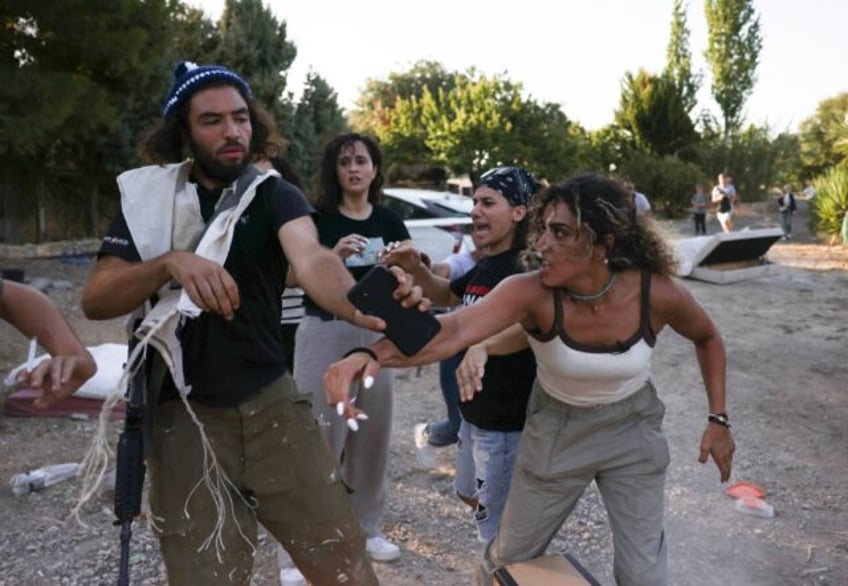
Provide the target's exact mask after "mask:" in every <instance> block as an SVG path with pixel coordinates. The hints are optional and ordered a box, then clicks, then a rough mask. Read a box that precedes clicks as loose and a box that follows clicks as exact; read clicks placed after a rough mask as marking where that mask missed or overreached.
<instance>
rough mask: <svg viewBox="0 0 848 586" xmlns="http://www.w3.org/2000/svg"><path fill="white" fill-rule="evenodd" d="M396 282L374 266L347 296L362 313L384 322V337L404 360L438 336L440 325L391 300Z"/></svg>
mask: <svg viewBox="0 0 848 586" xmlns="http://www.w3.org/2000/svg"><path fill="white" fill-rule="evenodd" d="M397 286H398V282H397V279H396V278H395V276H394V275H393V274H392V272H391V271H390V270H389V269H387V268H386V267H385V266H383V265H374V266H373V267H371V268H370V269H369V270H368V272H367V273H365V275H363V276H362V278H361V279H359V281H357V283H356V284H355V285H354V286H353V287H351V289H350V291H348V293H347V298H348V299H349V300H350V302H351V303H353V304H354V305H355V306H356V308H357V309H359V310H360V311H361V312H362V313H366V314H368V315H376V316H377V317H379V318H381V319H383V320H384V321H385V322H386V329H385V330H383V333H384V334H385V335H386V337H387V338H388V339H389V340H391V341H392V342H393V343H394V345H395V346H397V347H398V350H400V351H401V352H403V354H404V355H405V356H412V355H413V354H417V353H418V351H419V350H421V348H423V347H424V346H426V345H427V343H428V342H429V341H430V340H432V339H433V337H434V336H435V335H436V334H438V333H439V330H440V329H441V327H442V324H440V323H439V320H437V319H436V318H435V317H434V316H433V315H432V314H430V313H429V312H423V311H418V308H417V307H409V308H407V307H404V306H403V305H401V304H400V301H397V300H396V299H395V298H394V297H392V293H394V291H395V289H397Z"/></svg>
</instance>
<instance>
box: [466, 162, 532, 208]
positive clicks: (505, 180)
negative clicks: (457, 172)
mask: <svg viewBox="0 0 848 586" xmlns="http://www.w3.org/2000/svg"><path fill="white" fill-rule="evenodd" d="M483 186H486V187H490V188H491V189H494V190H495V191H497V192H498V193H500V194H501V195H502V196H504V197H505V198H506V200H507V201H508V202H509V205H511V206H513V207H515V206H519V205H523V206H526V205H527V204H528V203H529V202H530V198H532V197H533V195H534V194H535V193H536V192H537V191H539V190H540V189H541V188H542V184H541V183H540V182H539V180H538V179H537V178H536V176H535V175H533V173H531V172H530V171H528V170H527V169H523V168H521V167H495V168H494V169H489V170H488V171H486V172H485V173H483V174H482V175H481V176H480V182H479V184H478V187H483Z"/></svg>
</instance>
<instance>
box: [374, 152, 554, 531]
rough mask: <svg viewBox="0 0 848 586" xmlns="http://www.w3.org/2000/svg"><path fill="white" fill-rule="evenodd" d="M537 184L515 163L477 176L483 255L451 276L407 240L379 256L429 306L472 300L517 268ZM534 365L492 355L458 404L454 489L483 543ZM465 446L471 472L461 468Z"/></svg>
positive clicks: (528, 356)
mask: <svg viewBox="0 0 848 586" xmlns="http://www.w3.org/2000/svg"><path fill="white" fill-rule="evenodd" d="M540 187H541V184H540V183H539V181H538V180H537V179H536V177H535V176H534V175H533V174H532V173H529V172H528V171H526V170H525V169H522V168H520V167H497V168H495V169H491V170H489V171H487V172H486V173H484V174H483V175H482V176H481V177H480V180H479V182H478V185H477V188H476V189H475V190H474V195H473V196H472V199H473V201H474V207H473V208H472V210H471V219H472V222H473V224H472V225H473V230H474V233H475V238H476V242H477V245H478V246H479V247H480V248H482V249H484V250H485V255H486V256H485V258H483V259H482V260H481V261H480V262H479V263H477V265H476V266H475V267H474V268H473V269H471V270H470V271H468V272H467V273H465V274H464V275H463V276H462V277H460V278H458V279H454V280H452V281H447V280H445V279H440V278H438V277H436V276H435V275H433V273H432V272H431V271H430V270H429V269H428V268H427V267H426V265H425V264H424V263H423V262H421V259H420V254H419V253H418V252H417V250H415V248H414V247H413V246H412V245H408V246H400V247H396V248H393V249H392V250H391V251H389V252H388V253H387V255H386V257H385V262H386V263H389V264H392V263H397V264H399V265H400V266H401V267H403V268H404V270H406V271H408V272H410V273H411V274H412V275H413V277H414V278H415V281H416V282H417V283H418V284H420V285H421V287H422V289H423V290H424V291H425V294H426V295H427V296H428V297H429V298H430V299H431V300H432V301H433V303H434V304H436V305H440V306H444V307H453V306H456V305H460V304H462V306H464V307H466V306H469V305H473V304H475V303H479V302H480V300H482V299H485V297H486V295H488V294H489V292H490V291H492V290H493V289H494V288H495V286H496V285H497V284H498V283H500V282H501V281H503V280H504V279H505V278H507V277H508V276H510V275H512V274H515V273H517V272H521V271H522V270H523V268H522V266H521V263H520V262H519V256H520V254H521V251H522V250H523V249H524V247H525V245H526V234H527V230H528V224H529V216H528V209H529V206H530V204H531V199H532V197H533V195H534V194H535V193H536V192H537V191H538V190H539V189H540ZM457 311H459V310H457ZM463 349H464V347H463V346H460V347H458V348H457V349H456V350H457V351H462V350H463ZM535 369H536V363H535V360H534V359H533V354H532V352H531V351H530V350H528V349H526V348H523V349H519V350H518V351H517V352H515V353H509V354H506V355H503V356H498V357H497V358H495V359H493V360H492V362H491V363H490V364H489V370H488V372H487V373H486V376H485V378H484V381H483V386H484V387H485V389H486V392H485V393H481V394H480V395H478V396H477V397H475V398H474V400H472V401H466V402H464V403H462V404H461V405H460V411H461V413H462V423H461V425H460V432H459V435H460V440H459V442H460V450H459V454H458V456H457V472H456V476H455V479H454V488H455V489H456V492H457V495H458V496H459V498H460V499H461V500H462V501H463V502H465V503H467V504H470V505H472V506H474V509H475V511H474V520H475V523H476V525H477V534H478V537H479V539H480V540H481V541H484V542H485V541H488V540H489V539H491V537H492V536H493V535H494V533H495V529H496V528H497V524H498V521H499V520H500V518H501V512H502V510H503V506H504V503H505V502H506V495H507V492H508V491H509V484H510V478H511V476H512V470H513V468H514V466H515V458H516V455H517V453H518V444H519V441H520V439H521V430H522V429H523V428H524V419H525V416H526V408H527V397H528V396H529V395H530V390H531V387H532V384H533V377H534V376H535ZM469 451H470V454H471V460H470V461H471V462H472V463H473V466H474V468H473V476H472V475H470V474H468V471H466V470H464V469H463V466H466V465H467V463H468V462H469V459H468V458H467V454H468V453H469ZM469 478H474V482H475V486H474V487H473V488H474V492H473V493H471V494H469V493H467V491H468V489H469V488H470V487H469V486H468V485H467V484H466V483H467V480H468V479H469Z"/></svg>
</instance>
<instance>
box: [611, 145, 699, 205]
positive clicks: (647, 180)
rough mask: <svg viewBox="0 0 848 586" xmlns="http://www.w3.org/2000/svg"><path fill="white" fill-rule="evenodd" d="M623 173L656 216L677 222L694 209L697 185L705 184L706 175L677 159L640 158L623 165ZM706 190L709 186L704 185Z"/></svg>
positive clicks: (697, 167)
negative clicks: (678, 218) (646, 197)
mask: <svg viewBox="0 0 848 586" xmlns="http://www.w3.org/2000/svg"><path fill="white" fill-rule="evenodd" d="M620 173H621V175H622V176H624V177H627V178H629V179H630V180H631V181H633V183H634V184H635V185H636V191H641V192H642V193H644V194H645V195H646V196H648V199H649V200H650V201H651V207H652V208H653V212H654V215H656V216H663V217H667V218H677V217H680V216H682V215H684V214H685V213H686V212H687V211H688V210H689V209H690V208H691V203H690V199H691V197H692V193H693V192H694V191H695V184H696V183H698V182H703V181H704V172H703V171H702V170H701V168H700V167H699V166H698V165H696V164H694V163H687V162H685V161H681V160H680V159H678V158H677V157H674V156H665V157H657V156H653V155H645V154H639V155H634V156H632V157H631V158H630V159H629V160H627V161H626V162H624V163H622V165H621V169H620ZM704 189H707V192H708V193H709V190H708V186H707V185H706V184H704Z"/></svg>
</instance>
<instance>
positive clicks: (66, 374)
mask: <svg viewBox="0 0 848 586" xmlns="http://www.w3.org/2000/svg"><path fill="white" fill-rule="evenodd" d="M0 319H3V320H4V321H6V322H8V323H9V324H11V325H12V326H13V327H14V328H15V329H16V330H18V331H19V332H20V333H21V334H23V335H24V336H26V337H28V338H32V339H33V341H34V343H38V344H40V345H41V346H43V347H44V348H45V349H46V350H47V352H49V353H50V359H49V360H42V361H41V362H39V363H38V364H37V365H35V366H33V365H32V364H28V365H27V366H26V369H24V370H22V371H21V372H20V373H19V374H18V379H17V380H16V381H15V386H16V387H17V388H26V389H33V390H37V391H40V392H41V394H40V395H39V396H38V397H36V399H35V400H34V401H33V405H34V406H35V407H36V408H37V409H47V408H49V407H51V406H52V405H54V404H55V403H57V402H58V401H61V400H63V399H66V398H68V397H70V396H71V395H73V394H74V392H76V390H77V389H79V388H80V387H81V386H82V385H83V384H84V383H85V381H87V380H88V379H90V378H91V377H93V376H94V375H95V374H96V373H97V364H96V363H95V361H94V357H93V356H92V355H91V353H90V352H89V351H88V350H87V349H86V347H85V345H83V343H82V342H81V341H80V339H79V337H78V336H77V334H76V332H74V330H73V328H71V325H70V324H69V323H68V321H67V320H66V319H65V317H64V316H63V315H62V313H61V312H60V311H59V308H58V307H56V305H55V304H54V303H53V302H52V301H51V300H50V298H49V297H47V295H45V294H44V293H42V292H41V291H39V290H38V289H33V288H32V287H30V286H28V285H24V284H22V283H15V282H14V281H6V280H5V279H2V278H0Z"/></svg>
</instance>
